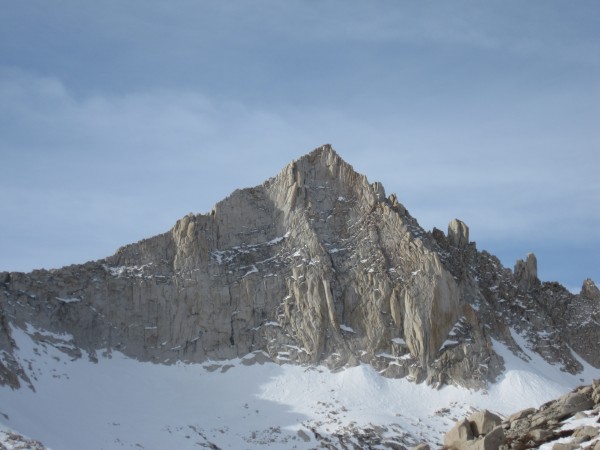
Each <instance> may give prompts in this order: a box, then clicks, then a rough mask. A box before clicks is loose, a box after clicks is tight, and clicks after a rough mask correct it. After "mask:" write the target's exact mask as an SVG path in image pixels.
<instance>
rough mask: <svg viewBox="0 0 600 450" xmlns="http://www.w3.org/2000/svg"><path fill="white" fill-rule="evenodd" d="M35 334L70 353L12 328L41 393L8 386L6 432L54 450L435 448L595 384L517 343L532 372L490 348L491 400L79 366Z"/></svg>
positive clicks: (418, 390) (391, 388)
mask: <svg viewBox="0 0 600 450" xmlns="http://www.w3.org/2000/svg"><path fill="white" fill-rule="evenodd" d="M35 333H41V334H42V335H47V336H48V337H49V338H52V340H53V341H56V340H57V339H59V340H61V341H62V344H61V345H62V348H65V349H68V348H69V346H70V345H72V344H70V339H71V338H70V336H68V335H53V334H51V333H48V332H44V331H40V330H34V329H33V328H31V327H30V328H28V329H27V330H21V329H17V328H14V329H13V337H14V339H15V341H16V342H17V345H18V347H19V350H18V352H17V357H18V358H19V359H20V360H21V362H22V363H23V366H24V367H26V368H27V372H28V375H29V377H30V378H31V380H32V382H33V384H34V386H35V392H34V391H33V390H31V389H29V388H27V387H26V386H25V384H24V386H23V387H22V388H21V389H19V390H11V389H10V388H8V387H6V386H4V387H1V388H0V422H2V423H3V424H4V425H5V426H6V427H10V428H11V429H14V430H17V431H19V432H20V433H24V434H26V435H28V436H30V437H32V438H34V439H38V440H40V441H42V442H43V443H44V444H45V445H47V446H48V447H50V448H53V449H54V450H85V449H90V450H98V449H121V448H134V449H140V448H143V449H156V450H159V449H167V448H178V449H188V448H189V449H192V448H213V449H214V448H221V449H236V450H239V449H261V448H290V449H294V448H295V449H309V448H315V447H317V446H318V444H319V441H320V440H323V439H330V440H331V441H332V442H335V436H336V434H346V435H347V436H353V435H356V434H357V433H361V432H362V430H364V429H367V428H373V427H375V426H376V427H381V428H380V430H383V434H384V435H385V436H389V437H394V438H395V439H396V440H397V442H403V443H404V445H407V446H408V445H411V444H415V443H417V442H421V441H425V442H430V443H439V442H440V441H441V439H442V436H443V433H444V432H445V431H447V430H448V429H449V428H450V427H451V426H452V425H453V423H454V421H455V420H457V419H459V418H461V417H463V416H465V415H467V414H468V413H469V412H470V411H471V410H472V409H473V408H477V409H478V408H488V409H490V410H493V411H496V412H498V413H500V414H509V413H512V412H515V411H517V410H520V409H523V408H525V407H529V406H539V405H540V404H542V403H544V402H546V401H548V400H550V399H553V398H555V397H557V396H559V395H561V394H563V393H565V392H566V391H568V390H570V389H571V388H573V387H575V386H576V385H578V384H583V383H584V382H590V381H591V379H592V378H594V377H596V378H598V377H599V376H600V371H598V370H597V369H593V368H591V367H589V366H587V365H586V371H585V372H584V373H583V374H581V375H579V376H572V375H569V374H566V373H564V372H561V371H560V370H559V369H558V368H556V367H554V366H551V365H549V364H548V363H546V362H545V361H544V360H543V359H542V358H540V357H539V356H537V355H536V354H534V353H533V352H531V351H530V350H529V349H528V348H527V344H526V341H525V340H524V339H523V338H521V337H520V336H519V335H517V334H516V333H514V334H513V337H514V338H515V340H516V342H517V343H519V345H520V346H521V347H522V349H523V353H524V354H525V359H527V358H529V359H530V361H529V362H526V361H525V360H523V359H520V358H519V357H517V356H515V355H514V354H513V353H512V352H510V351H509V350H508V349H507V348H506V347H505V346H504V345H503V344H502V343H500V342H494V346H495V349H496V351H497V352H498V353H499V354H500V355H501V356H502V357H503V358H504V359H505V361H506V366H507V371H506V372H505V374H504V375H503V376H502V378H501V379H500V380H499V381H498V383H496V384H495V385H493V386H492V387H491V388H490V389H489V390H488V391H487V392H482V391H469V390H466V389H461V388H457V387H452V386H449V387H445V388H443V389H440V390H436V389H433V388H431V387H429V386H425V385H415V384H413V383H410V382H408V381H406V380H396V379H387V378H384V377H382V376H380V375H379V374H378V373H377V372H376V371H375V370H374V369H373V368H372V367H371V366H367V365H361V366H358V367H353V368H348V369H345V370H342V371H340V372H337V373H331V372H330V371H328V370H327V369H325V368H323V367H302V366H292V365H282V366H279V365H277V364H274V363H265V364H262V365H260V364H253V365H246V364H245V363H244V362H245V360H244V359H237V360H233V361H226V362H223V361H219V362H218V363H216V362H215V363H204V364H201V365H200V364H182V363H179V364H176V365H171V366H167V365H157V364H152V363H144V362H139V361H136V360H133V359H130V358H127V357H125V356H124V355H122V354H120V353H118V352H113V353H112V354H111V355H108V354H104V355H102V356H99V358H98V362H97V363H96V362H92V361H90V360H89V358H88V357H87V355H84V357H82V358H79V359H75V360H72V358H71V357H70V356H68V354H67V353H66V352H63V351H61V350H59V348H61V346H60V345H59V346H57V345H56V343H55V344H54V345H50V344H49V342H43V339H42V340H41V341H40V339H39V336H40V334H38V340H37V341H34V340H32V339H31V337H30V336H31V335H34V334H35ZM57 347H58V348H57ZM246 363H247V361H246Z"/></svg>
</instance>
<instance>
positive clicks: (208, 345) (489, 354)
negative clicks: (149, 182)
mask: <svg viewBox="0 0 600 450" xmlns="http://www.w3.org/2000/svg"><path fill="white" fill-rule="evenodd" d="M590 282H591V280H590ZM590 282H588V283H587V285H585V286H584V290H583V291H582V294H581V295H573V294H571V293H569V292H568V291H567V290H566V289H564V288H563V287H562V286H560V285H558V284H557V283H542V282H540V281H539V280H538V278H537V261H536V259H535V256H534V255H533V254H530V255H528V256H527V259H526V261H519V262H518V263H517V265H516V266H515V272H514V273H513V272H512V271H511V270H509V269H506V268H504V267H503V266H502V265H501V264H500V262H499V260H498V259H497V258H495V257H494V256H493V255H490V254H489V253H487V252H485V251H482V252H480V251H478V250H477V248H476V246H475V243H473V242H469V228H468V226H467V225H466V224H464V223H463V222H461V221H460V220H457V219H455V220H452V221H451V222H450V225H449V226H448V234H447V235H445V234H444V233H443V232H442V231H440V230H437V229H434V230H433V231H432V232H426V231H425V230H423V229H422V228H421V227H420V226H419V224H418V223H417V221H416V220H415V219H414V218H413V217H412V216H411V215H410V214H409V212H408V211H407V210H406V208H405V207H404V206H403V205H402V204H401V203H399V201H398V199H397V197H396V195H394V194H392V195H390V196H389V197H388V196H386V194H385V190H384V188H383V186H382V185H381V184H379V183H369V181H368V180H367V178H366V177H365V176H364V175H360V174H358V173H356V172H355V171H354V170H353V168H352V167H351V166H350V165H349V164H347V163H346V162H344V161H343V160H342V159H341V158H340V157H339V155H338V154H337V153H336V152H335V151H334V150H333V149H332V148H331V147H330V146H329V145H325V146H322V147H320V148H317V149H316V150H314V151H312V152H311V153H309V154H307V155H306V156H304V157H302V158H300V159H299V160H297V161H294V162H292V163H290V164H289V165H288V166H286V167H285V168H284V169H283V170H282V171H281V172H280V173H279V174H277V175H276V176H275V177H274V178H271V179H269V180H267V181H265V182H264V183H263V184H261V185H260V186H256V187H253V188H249V189H241V190H237V191H235V192H233V193H232V194H231V195H230V196H229V197H227V198H226V199H224V200H222V201H221V202H219V203H217V204H216V205H215V207H214V208H213V210H212V211H211V212H210V213H208V214H199V215H188V216H185V217H184V218H182V219H181V220H179V221H178V222H177V223H176V224H175V226H174V227H173V228H172V229H171V230H170V231H168V232H166V233H164V234H161V235H159V236H155V237H152V238H150V239H145V240H143V241H140V242H138V243H135V244H131V245H127V246H125V247H122V248H121V249H119V250H118V251H117V253H116V254H115V255H113V256H111V257H108V258H106V259H104V260H100V261H95V262H88V263H86V264H81V265H73V266H68V267H65V268H62V269H59V270H51V271H45V270H40V271H34V272H32V273H29V274H23V273H2V274H0V300H1V302H0V308H1V309H0V346H1V348H2V350H4V352H3V355H4V356H3V359H2V362H1V363H0V382H2V383H3V384H10V385H11V386H15V387H17V386H18V385H19V379H21V380H24V378H23V377H22V376H21V375H22V374H23V371H22V368H21V367H19V365H18V363H16V361H15V360H14V359H11V354H12V351H13V349H14V342H13V341H12V340H11V325H12V326H16V327H21V328H24V327H25V324H26V323H30V324H33V325H34V326H35V327H37V328H40V329H47V330H51V331H53V332H56V333H63V332H65V333H69V334H71V335H73V337H74V342H75V347H76V348H74V349H70V350H69V351H71V352H72V353H73V357H77V356H78V353H77V348H79V349H85V350H86V351H87V352H89V355H91V356H90V357H91V358H93V357H94V354H95V352H97V351H99V350H102V351H103V352H110V351H111V350H112V349H117V350H119V351H121V352H123V353H125V354H127V355H129V356H132V357H135V358H137V359H140V360H149V361H153V362H157V363H172V362H175V361H195V362H199V361H204V360H207V359H216V360H219V359H228V358H233V357H238V356H244V355H248V354H249V353H253V352H254V353H256V354H257V355H258V354H261V355H262V354H264V353H266V354H267V355H268V357H269V358H271V359H272V360H274V361H277V362H289V363H301V364H308V363H325V364H327V365H328V366H329V367H331V368H332V369H337V368H340V367H343V366H347V365H356V364H359V363H366V364H371V365H372V366H374V367H375V368H376V369H378V370H379V371H380V373H382V374H383V375H385V376H389V377H410V378H411V379H414V380H415V381H418V382H421V381H427V382H428V383H433V384H448V383H450V384H459V385H464V386H468V387H484V386H486V384H487V382H488V381H491V380H494V379H495V378H496V377H497V376H498V375H499V374H500V373H501V372H502V370H503V360H502V358H501V357H499V356H498V355H496V353H495V352H494V351H493V348H492V339H495V340H497V341H501V342H504V343H505V344H507V345H508V346H510V347H511V348H513V349H514V350H515V351H519V344H518V343H517V342H515V341H514V339H513V338H512V336H513V334H512V333H511V330H514V331H517V332H518V333H519V334H520V335H524V336H526V337H527V341H528V345H530V346H531V349H533V350H534V351H536V352H538V353H539V354H540V355H542V356H543V357H544V358H545V359H547V360H548V361H551V362H554V363H558V364H560V365H561V366H562V367H563V368H564V369H565V370H566V371H569V372H571V373H576V372H577V371H579V370H581V364H580V362H579V361H578V358H583V359H584V360H586V361H588V362H589V363H590V364H592V365H595V366H596V367H599V366H600V352H598V342H599V341H600V325H598V323H600V317H598V316H599V315H600V305H599V302H598V299H597V298H596V294H595V293H596V292H597V288H596V289H595V290H594V289H593V288H595V285H593V282H591V284H590ZM586 286H587V287H586ZM591 286H593V287H591ZM65 351H66V350H65ZM572 351H574V352H576V353H577V354H578V355H577V356H576V355H574V354H573V352H572ZM25 381H26V382H27V380H25Z"/></svg>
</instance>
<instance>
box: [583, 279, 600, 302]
mask: <svg viewBox="0 0 600 450" xmlns="http://www.w3.org/2000/svg"><path fill="white" fill-rule="evenodd" d="M580 295H581V296H582V297H585V298H589V299H590V300H595V301H597V302H600V289H598V287H597V286H596V283H594V281H593V280H591V279H589V278H588V279H586V280H585V281H584V282H583V286H581V294H580Z"/></svg>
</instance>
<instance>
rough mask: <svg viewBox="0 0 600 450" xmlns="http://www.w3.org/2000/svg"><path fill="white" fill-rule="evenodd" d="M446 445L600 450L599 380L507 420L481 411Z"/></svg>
mask: <svg viewBox="0 0 600 450" xmlns="http://www.w3.org/2000/svg"><path fill="white" fill-rule="evenodd" d="M444 444H445V447H444V448H446V449H455V450H509V449H514V450H524V449H529V448H546V449H548V450H576V449H590V450H600V380H596V381H594V383H593V384H592V385H591V386H584V387H580V388H577V389H575V390H573V391H572V392H570V393H568V394H566V395H563V396H562V397H560V398H559V399H557V400H553V401H551V402H548V403H546V404H544V405H542V406H541V407H540V408H539V409H535V408H529V409H525V410H523V411H520V412H518V413H516V414H513V415H511V416H510V417H507V418H506V419H504V420H503V419H502V418H500V417H499V416H497V415H496V414H493V413H491V412H489V411H486V410H483V411H478V412H476V413H474V414H472V415H471V416H470V417H469V418H467V419H463V420H461V421H459V422H457V423H456V425H455V426H454V428H452V429H451V430H450V431H449V432H448V433H446V436H445V438H444ZM427 447H428V446H427V445H422V446H421V447H420V448H421V450H424V448H427Z"/></svg>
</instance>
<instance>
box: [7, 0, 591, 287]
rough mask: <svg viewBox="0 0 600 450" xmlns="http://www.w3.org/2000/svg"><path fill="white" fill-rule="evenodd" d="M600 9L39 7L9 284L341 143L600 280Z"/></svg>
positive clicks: (547, 264)
mask: <svg viewBox="0 0 600 450" xmlns="http://www.w3.org/2000/svg"><path fill="white" fill-rule="evenodd" d="M599 18H600V4H599V3H598V2H595V1H579V2H577V3H566V2H559V1H527V2H517V1H490V2H476V1H455V2H402V1H385V0H383V1H377V2H359V1H334V0H332V1H316V0H306V1H293V0H292V1H285V2H281V1H275V0H264V1H261V0H259V1H253V2H248V1H241V0H238V1H230V2H207V1H192V0H178V1H158V0H149V1H128V2H123V1H120V0H119V1H117V0H107V1H103V2H91V1H81V0H78V1H75V0H73V1H68V0H58V1H54V2H47V1H45V0H44V1H42V0H39V1H20V2H5V3H4V4H3V5H2V14H0V173H1V176H0V197H1V198H2V201H1V202H0V270H11V271H16V270H20V271H28V270H32V269H34V268H40V267H45V268H51V267H60V266H62V265H66V264H71V263H80V262H85V261H88V260H92V259H98V258H101V257H104V256H108V255H110V254H112V253H114V251H115V250H116V249H117V248H118V247H119V246H121V245H124V244H127V243H131V242H134V241H137V240H140V239H142V238H145V237H149V236H152V235H155V234H158V233H160V232H164V231H166V230H168V229H169V228H170V227H171V226H172V225H173V224H174V223H175V221H176V220H177V219H178V218H180V217H181V216H183V215H185V214H187V213H188V212H194V213H204V212H207V211H209V210H210V209H211V207H212V205H213V204H214V203H216V202H217V201H219V200H221V199H222V198H224V197H225V196H227V195H228V194H229V193H231V192H232V191H233V190H234V189H236V188H239V187H248V186H253V185H256V184H259V183H261V182H262V181H264V180H265V179H267V178H269V177H270V176H273V175H275V174H276V173H277V172H278V171H279V170H280V169H281V168H282V167H284V166H285V165H286V164H287V163H288V162H290V161H291V160H293V159H296V158H298V157H300V156H301V155H303V154H305V153H307V152H309V151H310V150H312V149H313V148H315V147H317V146H319V145H321V144H324V143H331V144H332V145H333V146H334V148H335V149H336V150H337V151H338V153H339V154H340V155H341V156H342V157H343V158H344V159H346V160H347V161H348V162H349V163H351V164H352V165H353V166H354V167H355V169H356V170H357V171H359V172H361V173H364V174H366V175H367V176H368V177H369V179H370V180H371V181H381V182H382V183H383V184H384V186H385V188H386V191H387V192H388V193H391V192H395V193H397V195H398V198H399V199H400V201H401V202H402V203H404V204H405V206H406V207H407V208H408V209H409V211H410V212H411V214H413V215H414V216H415V217H416V218H417V219H418V220H419V222H420V223H421V225H423V226H424V227H425V228H426V229H431V228H432V227H434V226H436V227H438V228H441V229H443V230H445V229H446V226H447V223H448V222H449V221H450V220H451V219H453V218H454V217H458V218H460V219H462V220H464V221H465V222H466V223H467V224H468V225H469V226H470V229H471V238H472V240H475V241H477V245H478V248H479V249H486V250H488V251H490V252H492V253H494V254H496V255H498V256H499V257H500V258H501V260H502V261H503V263H504V264H505V265H506V266H508V267H511V268H512V266H513V264H514V261H515V260H516V259H517V258H523V257H525V255H526V254H527V252H530V251H533V252H535V253H536V255H537V256H538V268H539V274H540V277H541V278H542V279H543V280H548V281H550V280H557V281H560V282H561V283H563V284H565V285H566V286H568V287H569V288H571V289H577V288H579V287H580V286H581V282H582V281H583V279H584V278H587V277H591V278H593V279H595V280H596V281H597V282H600V257H599V256H598V255H599V254H600V233H599V231H598V230H599V229H600V208H599V207H598V205H599V204H600V178H599V177H598V169H599V168H600V131H599V130H600V126H598V123H599V118H600V30H599V27H598V26H597V22H598V19H599Z"/></svg>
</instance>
